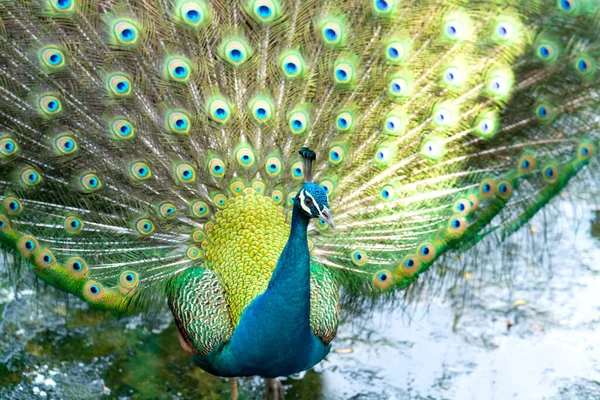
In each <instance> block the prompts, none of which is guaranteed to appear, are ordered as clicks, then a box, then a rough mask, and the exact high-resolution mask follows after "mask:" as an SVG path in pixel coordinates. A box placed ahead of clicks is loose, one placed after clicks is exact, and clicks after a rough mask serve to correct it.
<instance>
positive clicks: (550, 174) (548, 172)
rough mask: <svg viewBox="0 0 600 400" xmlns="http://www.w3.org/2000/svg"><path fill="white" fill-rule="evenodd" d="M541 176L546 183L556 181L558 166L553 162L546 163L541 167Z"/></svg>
mask: <svg viewBox="0 0 600 400" xmlns="http://www.w3.org/2000/svg"><path fill="white" fill-rule="evenodd" d="M542 177H543V178H544V181H546V182H547V183H554V182H556V181H558V178H559V175H558V167H557V166H556V165H554V164H546V165H545V166H544V168H542Z"/></svg>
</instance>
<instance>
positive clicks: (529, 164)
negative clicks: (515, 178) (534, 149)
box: [519, 154, 537, 175]
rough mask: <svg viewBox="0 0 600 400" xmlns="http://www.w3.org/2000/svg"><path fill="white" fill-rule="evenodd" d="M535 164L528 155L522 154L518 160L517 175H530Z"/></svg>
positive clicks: (534, 160)
mask: <svg viewBox="0 0 600 400" xmlns="http://www.w3.org/2000/svg"><path fill="white" fill-rule="evenodd" d="M536 165H537V162H536V159H535V157H533V156H532V155H529V154H524V155H522V156H521V158H520V159H519V173H520V174H522V175H526V174H530V173H532V172H533V171H534V170H535V168H536Z"/></svg>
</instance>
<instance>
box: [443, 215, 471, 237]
mask: <svg viewBox="0 0 600 400" xmlns="http://www.w3.org/2000/svg"><path fill="white" fill-rule="evenodd" d="M466 229H467V220H466V219H465V218H464V217H461V216H454V217H452V218H450V220H449V221H448V233H450V234H451V235H452V236H460V235H461V234H462V233H463V232H464V231H465V230H466Z"/></svg>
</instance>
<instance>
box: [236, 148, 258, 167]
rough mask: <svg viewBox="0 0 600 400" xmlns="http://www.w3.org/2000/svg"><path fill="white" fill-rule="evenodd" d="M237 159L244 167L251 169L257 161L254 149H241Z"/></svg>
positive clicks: (237, 153)
mask: <svg viewBox="0 0 600 400" xmlns="http://www.w3.org/2000/svg"><path fill="white" fill-rule="evenodd" d="M235 157H236V159H237V161H238V163H239V164H240V165H241V166H242V167H251V166H252V165H254V161H255V160H256V157H255V156H254V153H253V152H252V149H251V148H249V147H242V148H240V149H239V150H238V151H237V152H236V154H235Z"/></svg>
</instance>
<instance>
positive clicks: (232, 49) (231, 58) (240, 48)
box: [220, 37, 252, 67]
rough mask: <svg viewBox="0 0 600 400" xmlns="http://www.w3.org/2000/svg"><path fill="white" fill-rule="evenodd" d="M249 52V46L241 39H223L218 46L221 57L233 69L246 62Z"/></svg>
mask: <svg viewBox="0 0 600 400" xmlns="http://www.w3.org/2000/svg"><path fill="white" fill-rule="evenodd" d="M251 52H252V50H251V47H250V45H248V43H247V42H246V40H245V39H244V38H242V37H232V38H229V39H225V40H224V41H223V42H222V43H221V46H220V54H221V56H222V57H223V58H224V59H225V61H227V62H228V63H229V64H231V65H233V66H234V67H239V66H240V65H242V64H244V63H245V62H246V61H248V58H250V55H251Z"/></svg>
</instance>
